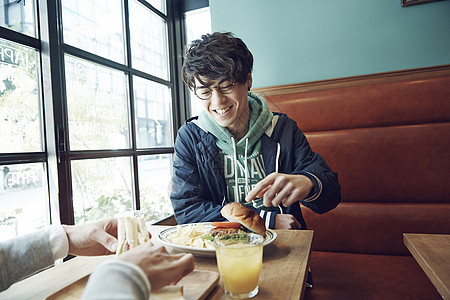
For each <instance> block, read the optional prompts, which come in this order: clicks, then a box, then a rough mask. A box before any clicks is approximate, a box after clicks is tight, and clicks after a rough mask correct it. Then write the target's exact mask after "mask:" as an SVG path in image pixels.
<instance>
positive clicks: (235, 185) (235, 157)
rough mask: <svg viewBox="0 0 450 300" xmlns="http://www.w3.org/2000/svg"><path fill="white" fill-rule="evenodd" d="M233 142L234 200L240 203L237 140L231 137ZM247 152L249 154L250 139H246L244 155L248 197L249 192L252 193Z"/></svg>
mask: <svg viewBox="0 0 450 300" xmlns="http://www.w3.org/2000/svg"><path fill="white" fill-rule="evenodd" d="M231 142H232V143H233V153H234V199H235V201H236V202H240V199H239V192H238V171H239V170H238V163H237V162H238V157H237V150H236V140H235V139H234V137H233V136H232V137H231ZM247 152H248V138H245V152H244V153H245V154H244V161H245V169H244V173H245V175H244V176H245V195H246V196H247V194H248V192H249V191H250V188H249V186H248V164H247Z"/></svg>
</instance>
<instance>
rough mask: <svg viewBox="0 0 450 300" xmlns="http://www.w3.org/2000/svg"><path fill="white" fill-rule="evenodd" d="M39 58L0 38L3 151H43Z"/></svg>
mask: <svg viewBox="0 0 450 300" xmlns="http://www.w3.org/2000/svg"><path fill="white" fill-rule="evenodd" d="M37 55H38V53H37V52H36V51H35V50H34V49H32V48H28V47H24V46H21V45H19V44H16V43H11V42H8V41H6V40H3V39H0V152H28V151H42V149H43V146H42V131H41V111H40V97H39V87H38V80H37V69H36V57H37Z"/></svg>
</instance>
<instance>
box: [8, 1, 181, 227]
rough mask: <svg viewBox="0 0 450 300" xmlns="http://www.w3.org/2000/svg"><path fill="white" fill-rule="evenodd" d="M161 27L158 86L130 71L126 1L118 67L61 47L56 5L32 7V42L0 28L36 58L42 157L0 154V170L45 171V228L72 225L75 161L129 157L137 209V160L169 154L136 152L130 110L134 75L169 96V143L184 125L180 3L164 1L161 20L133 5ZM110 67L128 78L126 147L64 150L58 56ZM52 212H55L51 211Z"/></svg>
mask: <svg viewBox="0 0 450 300" xmlns="http://www.w3.org/2000/svg"><path fill="white" fill-rule="evenodd" d="M137 1H139V2H140V3H141V4H142V5H144V6H145V7H146V8H147V9H149V10H151V11H152V12H154V13H155V14H157V15H158V16H159V17H161V18H163V19H164V20H165V21H166V22H167V26H168V40H169V64H170V67H169V70H170V77H169V79H168V80H164V79H161V78H158V77H155V76H152V75H150V74H147V73H144V72H141V71H139V70H136V69H133V68H132V67H131V66H130V64H131V57H130V55H131V54H130V53H131V52H130V51H129V49H130V28H129V10H128V0H122V3H123V6H124V16H125V24H126V26H125V39H126V41H125V44H126V47H127V51H126V53H127V62H126V63H125V64H120V63H117V62H114V61H111V60H108V59H106V58H103V57H100V56H97V55H95V54H92V53H89V52H87V51H84V50H81V49H78V48H76V47H73V46H70V45H67V44H64V43H63V33H62V28H63V27H62V5H61V1H60V0H39V1H36V6H37V7H36V9H37V24H36V26H37V27H38V30H37V38H33V37H30V36H27V35H25V34H21V33H18V32H15V31H13V30H10V29H7V28H4V27H0V37H1V38H4V39H6V40H9V41H13V42H17V43H20V44H23V45H26V46H29V47H32V48H34V49H36V50H37V51H39V52H40V84H41V95H40V96H41V102H42V103H41V105H42V107H43V123H44V126H43V127H44V151H42V152H27V153H0V164H1V165H8V164H23V163H33V162H43V163H46V166H47V176H48V177H47V182H48V189H49V190H48V194H49V199H48V200H49V201H48V204H49V209H50V223H54V218H56V217H58V218H59V221H60V222H61V223H62V224H74V222H75V220H74V211H73V193H72V183H71V182H72V178H71V170H70V165H71V162H72V161H75V160H80V159H98V158H113V157H124V156H126V157H131V159H132V164H133V166H132V172H133V184H134V199H133V200H134V201H135V203H134V205H135V208H136V209H139V208H140V194H139V180H138V170H139V168H138V158H139V157H140V156H143V155H153V154H173V153H174V148H173V147H164V148H160V147H158V148H146V149H138V148H137V145H136V132H135V130H136V127H135V125H134V122H135V120H136V119H135V117H134V116H135V106H134V103H133V93H134V91H133V79H132V77H133V76H134V75H137V76H139V77H141V78H145V79H149V80H151V81H153V82H157V83H160V84H163V85H165V86H168V87H170V89H171V95H172V105H171V106H172V128H173V136H172V139H173V141H175V137H176V132H177V129H178V128H179V127H180V126H181V124H182V123H183V122H184V121H185V120H186V119H187V116H188V111H187V107H188V106H187V105H186V99H187V91H186V88H185V86H184V84H183V82H182V80H181V77H180V74H179V70H180V68H181V63H182V52H183V50H184V33H183V30H184V25H183V19H182V13H183V9H182V4H183V1H181V0H166V4H167V8H166V9H167V14H163V13H161V12H160V11H159V10H158V9H156V8H154V7H153V6H152V5H150V4H149V3H148V2H146V1H144V0H137ZM65 54H69V55H72V56H75V57H77V58H81V59H84V60H87V61H89V62H94V63H98V64H101V65H102V66H106V67H112V68H114V69H116V70H120V71H122V72H125V73H126V74H127V75H128V90H127V92H128V93H129V94H128V98H129V101H131V102H130V103H129V109H130V121H129V122H130V131H131V132H130V133H131V145H130V146H131V147H130V148H129V149H119V150H91V151H71V150H69V149H68V130H67V128H68V120H67V107H66V104H67V97H66V94H65V84H66V82H65V74H64V55H65ZM52 207H53V208H54V207H58V208H59V209H58V211H57V212H55V211H54V210H52V209H51V208H52Z"/></svg>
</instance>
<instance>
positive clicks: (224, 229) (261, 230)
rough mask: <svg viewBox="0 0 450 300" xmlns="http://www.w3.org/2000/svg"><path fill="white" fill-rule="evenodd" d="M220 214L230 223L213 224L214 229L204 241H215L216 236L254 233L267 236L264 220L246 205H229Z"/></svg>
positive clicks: (236, 203)
mask: <svg viewBox="0 0 450 300" xmlns="http://www.w3.org/2000/svg"><path fill="white" fill-rule="evenodd" d="M220 213H221V214H222V216H223V217H224V218H225V219H227V220H228V221H229V222H211V225H212V227H213V228H212V229H211V231H210V232H209V233H208V234H206V235H205V236H204V239H206V240H213V239H214V238H215V237H216V236H225V235H228V234H233V233H243V232H253V233H257V234H259V235H261V236H263V237H264V236H265V235H266V226H265V224H264V220H263V219H262V218H261V217H260V216H259V215H258V213H256V212H255V211H254V210H252V209H250V208H248V207H247V206H245V205H244V204H241V203H238V202H231V203H228V204H227V205H225V206H224V207H222V209H221V210H220Z"/></svg>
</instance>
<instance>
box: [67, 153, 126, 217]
mask: <svg viewBox="0 0 450 300" xmlns="http://www.w3.org/2000/svg"><path fill="white" fill-rule="evenodd" d="M131 182H132V180H131V159H130V158H129V157H118V158H104V159H89V160H77V161H72V189H73V208H74V217H75V224H81V223H85V222H88V221H94V220H97V219H101V218H106V217H113V216H114V215H115V214H117V213H119V212H123V211H125V210H130V209H133V205H132V199H133V191H132V189H133V188H132V186H133V185H132V184H131Z"/></svg>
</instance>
